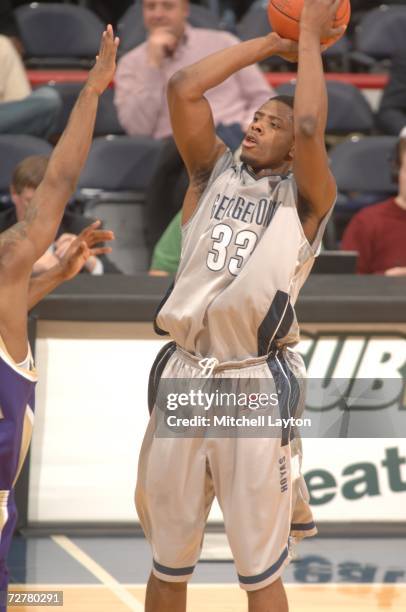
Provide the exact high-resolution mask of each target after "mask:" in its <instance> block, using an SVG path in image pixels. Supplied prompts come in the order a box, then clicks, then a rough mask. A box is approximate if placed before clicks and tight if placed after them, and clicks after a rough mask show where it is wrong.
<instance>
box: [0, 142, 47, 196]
mask: <svg viewBox="0 0 406 612" xmlns="http://www.w3.org/2000/svg"><path fill="white" fill-rule="evenodd" d="M51 152H52V146H51V145H50V144H49V143H48V142H46V141H45V140H41V139H40V138H35V137H34V136H16V135H5V134H3V135H0V196H4V195H6V196H7V194H8V190H9V185H10V181H11V177H12V174H13V171H14V168H15V167H16V166H17V164H19V163H20V162H21V161H22V160H23V159H25V158H26V157H29V156H30V155H50V154H51ZM5 201H7V197H6V198H5Z"/></svg>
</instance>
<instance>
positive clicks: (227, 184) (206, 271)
mask: <svg viewBox="0 0 406 612" xmlns="http://www.w3.org/2000/svg"><path fill="white" fill-rule="evenodd" d="M328 217H329V215H327V216H326V218H325V219H324V220H323V222H322V223H321V225H320V228H319V230H318V233H317V236H316V238H315V240H314V242H313V243H312V244H309V242H308V240H307V238H306V236H305V235H304V232H303V227H302V224H301V221H300V219H299V216H298V209H297V188H296V183H295V180H294V177H293V175H292V174H289V175H287V176H267V177H263V178H259V179H258V178H256V177H255V176H254V175H253V174H252V173H251V171H250V169H249V168H248V167H247V166H246V165H245V164H243V163H237V162H235V160H234V158H233V156H232V154H231V152H230V151H227V152H226V153H225V154H224V155H223V156H222V157H221V158H220V159H219V161H218V162H217V164H216V166H215V168H214V170H213V173H212V175H211V177H210V180H209V183H208V185H207V187H206V189H205V191H204V193H203V195H202V197H201V198H200V201H199V204H198V206H197V209H196V211H195V213H194V215H193V216H192V218H191V219H190V220H189V221H188V223H187V224H186V225H185V226H184V227H183V230H182V233H183V239H182V256H181V262H180V266H179V269H178V273H177V276H176V280H175V285H174V288H173V291H172V293H171V294H170V296H169V298H168V299H167V300H166V302H165V303H164V304H163V306H162V307H161V310H160V312H159V313H158V316H157V321H156V322H157V326H158V327H159V328H160V329H162V330H164V331H166V332H168V333H169V334H170V336H172V338H173V339H174V340H175V341H176V343H177V344H178V345H179V346H181V347H182V348H183V349H185V350H186V351H188V352H189V353H191V354H193V355H197V356H201V357H203V358H205V357H215V358H216V359H218V360H219V361H220V362H224V361H230V360H235V361H242V360H244V359H248V358H252V357H258V356H262V355H266V354H267V353H268V352H269V351H270V350H271V348H272V347H275V346H278V347H280V346H285V345H294V344H296V343H297V342H298V340H299V329H298V325H297V320H296V316H295V312H294V305H295V302H296V299H297V296H298V294H299V291H300V289H301V288H302V286H303V284H304V282H305V281H306V279H307V277H308V276H309V273H310V270H311V268H312V265H313V263H314V258H315V256H316V255H317V254H318V251H319V249H320V245H321V239H322V235H323V232H324V230H325V227H326V224H327V221H328Z"/></svg>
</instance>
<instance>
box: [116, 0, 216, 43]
mask: <svg viewBox="0 0 406 612" xmlns="http://www.w3.org/2000/svg"><path fill="white" fill-rule="evenodd" d="M189 23H190V24H191V25H192V26H194V27H195V28H209V29H212V30H217V29H219V20H218V17H216V15H215V14H214V13H212V12H211V11H210V10H209V9H208V8H206V7H204V6H197V5H196V4H191V5H190V16H189ZM117 34H118V35H119V36H120V41H121V43H120V48H119V54H120V55H123V54H124V53H126V52H127V51H130V50H131V49H133V48H134V47H137V46H138V45H140V44H141V43H143V42H144V41H145V39H146V31H145V28H144V21H143V17H142V3H141V2H139V1H137V2H136V3H135V4H133V5H131V6H130V7H129V8H128V9H127V11H126V12H125V13H124V15H123V16H122V18H121V20H120V22H119V24H118V26H117Z"/></svg>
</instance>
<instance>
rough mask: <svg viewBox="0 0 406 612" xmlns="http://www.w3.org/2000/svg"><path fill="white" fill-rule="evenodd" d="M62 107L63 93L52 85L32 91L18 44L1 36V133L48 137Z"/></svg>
mask: <svg viewBox="0 0 406 612" xmlns="http://www.w3.org/2000/svg"><path fill="white" fill-rule="evenodd" d="M60 109H61V100H60V97H59V94H58V93H57V92H56V91H54V90H53V89H51V88H50V87H40V88H39V89H37V90H36V91H35V92H34V93H31V86H30V84H29V82H28V78H27V75H26V72H25V69H24V66H23V63H22V61H21V58H20V56H19V54H18V53H17V51H16V49H15V47H14V45H13V44H12V43H11V42H10V39H9V38H7V36H0V134H26V135H30V136H38V137H43V138H46V137H48V136H49V135H50V134H51V133H52V131H53V129H54V126H55V124H56V121H57V119H58V116H59V112H60Z"/></svg>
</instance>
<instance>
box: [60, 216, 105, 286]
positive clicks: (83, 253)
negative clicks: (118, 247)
mask: <svg viewBox="0 0 406 612" xmlns="http://www.w3.org/2000/svg"><path fill="white" fill-rule="evenodd" d="M99 227H100V221H95V222H94V223H92V224H91V225H89V226H88V227H86V228H85V229H84V230H83V231H82V232H81V233H80V234H79V235H78V236H77V238H75V240H73V241H72V242H71V243H70V245H69V248H68V249H67V250H66V252H65V254H64V255H63V257H62V258H61V259H60V261H59V266H60V268H61V273H62V276H63V278H64V280H70V279H71V278H73V277H74V276H76V275H77V274H78V273H79V272H80V271H81V269H82V268H83V266H84V265H85V264H86V262H87V261H88V260H89V259H90V258H91V257H98V256H99V255H103V254H106V253H111V248H110V247H105V246H97V245H100V243H103V242H110V241H111V240H114V234H113V232H111V231H109V230H101V229H98V228H99Z"/></svg>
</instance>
